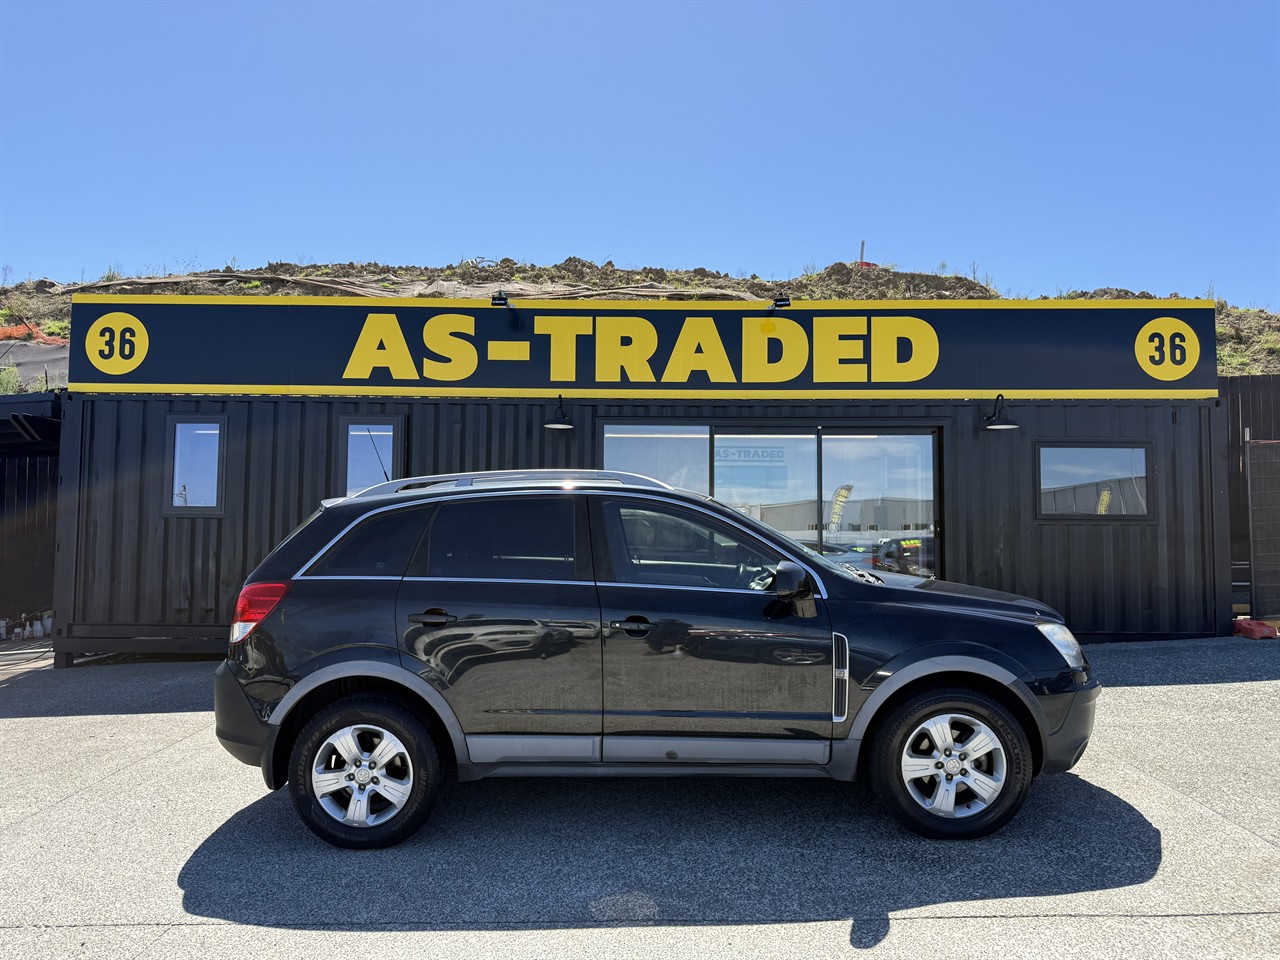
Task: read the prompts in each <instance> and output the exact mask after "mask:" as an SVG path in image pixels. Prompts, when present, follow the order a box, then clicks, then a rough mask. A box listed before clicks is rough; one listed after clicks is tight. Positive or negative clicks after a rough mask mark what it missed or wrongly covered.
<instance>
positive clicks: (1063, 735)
mask: <svg viewBox="0 0 1280 960" xmlns="http://www.w3.org/2000/svg"><path fill="white" fill-rule="evenodd" d="M1101 692H1102V685H1101V684H1100V683H1098V681H1097V680H1091V681H1090V682H1089V683H1088V684H1086V685H1085V686H1083V687H1081V688H1080V689H1079V690H1077V691H1076V693H1075V695H1074V697H1073V698H1072V700H1071V706H1070V707H1068V708H1067V715H1066V718H1065V719H1064V720H1063V721H1062V726H1060V727H1059V728H1058V729H1057V730H1056V731H1055V732H1054V733H1051V734H1049V736H1048V737H1047V738H1046V741H1045V751H1044V766H1043V767H1042V768H1041V773H1065V772H1066V771H1067V770H1070V769H1071V768H1072V767H1074V766H1075V765H1076V763H1077V762H1078V761H1079V759H1080V757H1081V756H1083V755H1084V751H1085V747H1087V746H1089V737H1090V736H1091V735H1092V734H1093V716H1094V713H1095V712H1096V710H1097V704H1098V694H1100V693H1101Z"/></svg>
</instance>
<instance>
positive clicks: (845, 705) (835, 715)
mask: <svg viewBox="0 0 1280 960" xmlns="http://www.w3.org/2000/svg"><path fill="white" fill-rule="evenodd" d="M831 666H832V670H831V722H832V723H839V722H840V721H842V720H844V719H845V718H846V717H848V715H849V638H848V637H846V636H845V635H844V634H843V633H833V634H832V635H831Z"/></svg>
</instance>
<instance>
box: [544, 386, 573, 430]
mask: <svg viewBox="0 0 1280 960" xmlns="http://www.w3.org/2000/svg"><path fill="white" fill-rule="evenodd" d="M542 426H543V427H544V428H545V429H547V430H572V429H573V421H572V420H570V419H569V415H568V414H567V413H565V412H564V395H563V394H562V395H561V396H559V397H557V398H556V412H555V413H553V414H552V415H551V419H550V420H548V421H547V422H546V423H544V424H543V425H542Z"/></svg>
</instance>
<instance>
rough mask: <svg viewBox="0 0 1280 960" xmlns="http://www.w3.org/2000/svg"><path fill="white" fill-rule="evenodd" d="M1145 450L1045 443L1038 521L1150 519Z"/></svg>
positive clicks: (1041, 457) (1139, 448)
mask: <svg viewBox="0 0 1280 960" xmlns="http://www.w3.org/2000/svg"><path fill="white" fill-rule="evenodd" d="M1147 459H1148V448H1147V447H1145V446H1143V447H1125V446H1086V445H1077V444H1043V445H1041V446H1040V462H1039V480H1040V489H1039V492H1040V516H1041V517H1075V518H1081V517H1099V518H1102V517H1150V516H1151V509H1150V505H1149V503H1148V500H1147Z"/></svg>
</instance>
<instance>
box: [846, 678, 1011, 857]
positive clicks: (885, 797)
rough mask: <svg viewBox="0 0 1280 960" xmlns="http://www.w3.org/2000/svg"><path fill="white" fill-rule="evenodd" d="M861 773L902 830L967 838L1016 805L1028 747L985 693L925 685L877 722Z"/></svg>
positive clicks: (999, 821) (1003, 818) (994, 824)
mask: <svg viewBox="0 0 1280 960" xmlns="http://www.w3.org/2000/svg"><path fill="white" fill-rule="evenodd" d="M966 747H968V749H966ZM868 772H869V773H870V775H871V785H872V789H873V790H874V791H875V794H876V797H877V798H878V799H879V800H880V802H881V803H882V804H883V805H884V806H885V807H887V808H888V809H889V811H890V812H891V813H892V814H893V815H894V816H895V817H896V818H897V819H898V821H899V822H900V823H901V824H902V825H903V826H905V827H906V828H907V829H909V830H911V831H913V832H915V833H918V834H921V835H922V836H926V837H933V838H937V839H944V840H945V839H951V840H968V839H973V838H976V837H983V836H986V835H987V834H989V833H993V832H995V831H996V830H999V829H1000V828H1001V827H1002V826H1004V825H1005V824H1006V823H1008V822H1009V820H1010V819H1011V818H1012V817H1013V815H1014V814H1016V813H1017V812H1018V809H1019V808H1020V807H1021V806H1022V803H1023V801H1024V800H1025V799H1026V794H1027V788H1028V787H1029V786H1030V784H1031V777H1032V756H1031V745H1030V743H1029V742H1028V741H1027V735H1026V733H1025V732H1024V731H1023V729H1022V725H1021V724H1020V723H1019V722H1018V721H1017V719H1015V718H1014V716H1013V715H1012V714H1011V713H1010V712H1009V710H1008V709H1007V708H1005V707H1004V706H1003V705H1002V704H1000V703H999V702H998V701H996V700H994V699H993V698H991V697H988V696H986V695H985V694H981V693H978V692H977V691H974V690H966V689H964V688H958V687H957V688H948V689H942V690H932V691H928V692H926V693H921V694H917V695H916V696H913V697H912V698H911V699H909V700H907V701H906V702H905V703H903V704H902V705H901V706H899V707H897V708H896V709H894V711H893V712H892V713H891V714H890V715H889V716H888V717H887V718H886V719H885V721H884V723H883V724H882V725H880V727H879V734H878V735H877V737H876V739H875V742H874V743H873V745H872V751H871V758H870V769H869V771H868Z"/></svg>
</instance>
